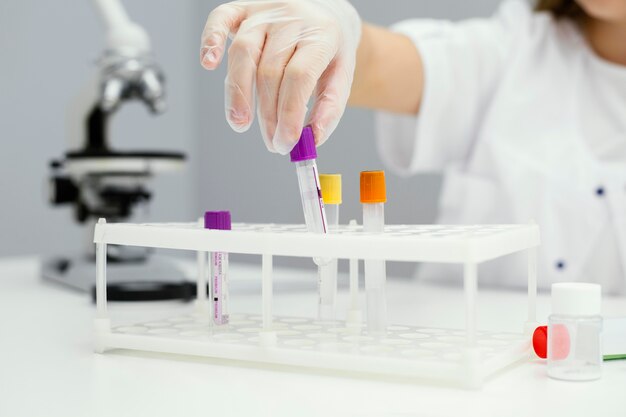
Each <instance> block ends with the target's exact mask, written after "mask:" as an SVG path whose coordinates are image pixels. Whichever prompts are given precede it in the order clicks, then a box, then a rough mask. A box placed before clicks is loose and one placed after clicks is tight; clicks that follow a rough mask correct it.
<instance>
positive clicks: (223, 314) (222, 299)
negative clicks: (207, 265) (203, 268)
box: [211, 252, 228, 324]
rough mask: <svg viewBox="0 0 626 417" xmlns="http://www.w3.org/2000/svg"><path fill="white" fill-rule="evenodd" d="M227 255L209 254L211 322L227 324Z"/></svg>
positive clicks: (221, 253) (220, 253)
mask: <svg viewBox="0 0 626 417" xmlns="http://www.w3.org/2000/svg"><path fill="white" fill-rule="evenodd" d="M227 274H228V254H227V253H223V252H213V253H211V276H212V282H213V321H214V322H215V324H227V323H228V280H227Z"/></svg>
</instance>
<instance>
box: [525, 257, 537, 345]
mask: <svg viewBox="0 0 626 417" xmlns="http://www.w3.org/2000/svg"><path fill="white" fill-rule="evenodd" d="M536 327H537V248H530V249H528V321H527V322H526V333H527V334H532V332H533V331H534V330H535V328H536Z"/></svg>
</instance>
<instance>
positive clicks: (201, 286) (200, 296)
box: [196, 251, 210, 315]
mask: <svg viewBox="0 0 626 417" xmlns="http://www.w3.org/2000/svg"><path fill="white" fill-rule="evenodd" d="M196 259H197V264H198V277H197V279H196V311H197V312H198V313H201V314H206V315H209V313H210V308H209V298H208V294H207V276H208V268H207V252H203V251H198V252H197V254H196Z"/></svg>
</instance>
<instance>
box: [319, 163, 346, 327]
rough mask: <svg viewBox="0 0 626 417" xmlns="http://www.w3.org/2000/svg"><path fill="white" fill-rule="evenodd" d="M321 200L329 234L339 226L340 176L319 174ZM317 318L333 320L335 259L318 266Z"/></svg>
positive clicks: (335, 290)
mask: <svg viewBox="0 0 626 417" xmlns="http://www.w3.org/2000/svg"><path fill="white" fill-rule="evenodd" d="M320 186H321V188H322V199H323V200H324V205H325V208H326V217H327V222H328V229H329V232H330V233H332V232H333V230H335V229H337V227H338V225H339V205H340V204H341V175H339V174H320ZM317 270H318V290H319V303H318V318H319V319H320V320H334V318H335V304H336V299H337V259H332V260H331V261H330V262H328V263H327V264H326V265H322V266H318V268H317Z"/></svg>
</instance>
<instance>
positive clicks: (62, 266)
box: [42, 255, 195, 301]
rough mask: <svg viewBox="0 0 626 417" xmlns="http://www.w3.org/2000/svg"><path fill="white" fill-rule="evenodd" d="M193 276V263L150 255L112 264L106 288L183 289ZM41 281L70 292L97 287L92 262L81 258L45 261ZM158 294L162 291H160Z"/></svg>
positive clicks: (184, 294) (93, 262)
mask: <svg viewBox="0 0 626 417" xmlns="http://www.w3.org/2000/svg"><path fill="white" fill-rule="evenodd" d="M187 264H189V266H190V268H189V267H187ZM194 273H195V272H194V264H193V262H192V261H187V260H185V259H183V258H181V259H177V258H170V257H163V256H158V255H151V256H150V257H148V258H147V259H146V260H144V261H135V262H120V263H112V262H111V263H109V264H108V265H107V276H109V277H110V280H109V282H108V286H109V287H111V288H115V289H116V290H117V291H120V288H131V287H130V286H133V288H132V290H133V291H135V290H136V288H137V287H139V286H142V287H143V289H144V290H146V289H147V290H149V289H151V288H153V287H154V286H155V285H159V286H161V287H163V286H169V288H172V287H180V286H185V285H186V283H188V282H193V281H194V280H195V276H194V275H193V274H194ZM42 278H43V279H44V280H46V281H51V282H54V283H56V284H62V285H64V286H66V287H67V288H71V289H73V290H77V291H81V292H88V293H91V292H93V291H94V288H95V284H96V263H95V259H92V258H88V257H86V256H84V255H81V256H73V257H56V258H52V259H47V260H45V261H44V263H43V265H42ZM194 285H195V284H194ZM185 288H187V287H185ZM159 291H161V292H162V289H160V290H159ZM112 295H113V294H112ZM166 298H186V293H183V295H181V297H175V296H172V297H166ZM124 299H126V298H124ZM128 300H129V301H130V299H128Z"/></svg>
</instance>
